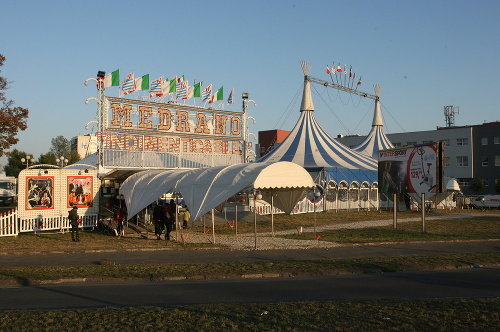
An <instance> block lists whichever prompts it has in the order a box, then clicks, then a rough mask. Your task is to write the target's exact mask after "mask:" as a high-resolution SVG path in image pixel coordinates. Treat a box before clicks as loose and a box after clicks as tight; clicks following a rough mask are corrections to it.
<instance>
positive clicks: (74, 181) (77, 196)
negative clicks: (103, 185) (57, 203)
mask: <svg viewBox="0 0 500 332" xmlns="http://www.w3.org/2000/svg"><path fill="white" fill-rule="evenodd" d="M67 186H68V204H67V206H68V208H71V207H73V206H76V207H85V208H88V207H92V206H93V204H94V192H93V188H94V186H93V177H92V176H68V181H67Z"/></svg>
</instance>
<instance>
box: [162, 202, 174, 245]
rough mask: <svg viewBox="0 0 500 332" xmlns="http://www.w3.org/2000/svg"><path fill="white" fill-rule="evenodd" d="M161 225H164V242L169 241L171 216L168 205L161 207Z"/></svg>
mask: <svg viewBox="0 0 500 332" xmlns="http://www.w3.org/2000/svg"><path fill="white" fill-rule="evenodd" d="M162 217H163V218H164V219H163V224H164V225H165V240H170V233H171V232H172V225H173V223H172V215H171V211H170V204H168V203H165V204H164V205H163V216H162Z"/></svg>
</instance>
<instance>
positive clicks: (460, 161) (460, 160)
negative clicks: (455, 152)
mask: <svg viewBox="0 0 500 332" xmlns="http://www.w3.org/2000/svg"><path fill="white" fill-rule="evenodd" d="M467 166H469V157H468V156H458V157H457V167H467Z"/></svg>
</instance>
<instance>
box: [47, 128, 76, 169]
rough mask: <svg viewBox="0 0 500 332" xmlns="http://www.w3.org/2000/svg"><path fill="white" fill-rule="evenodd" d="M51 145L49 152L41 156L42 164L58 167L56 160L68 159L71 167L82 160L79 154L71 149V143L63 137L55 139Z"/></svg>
mask: <svg viewBox="0 0 500 332" xmlns="http://www.w3.org/2000/svg"><path fill="white" fill-rule="evenodd" d="M51 144H52V145H51V147H50V150H49V152H47V153H46V154H42V155H41V156H40V160H39V161H40V163H43V164H51V165H57V164H58V163H57V161H56V160H57V159H58V158H61V157H64V158H66V159H68V165H71V164H73V163H75V162H77V161H79V160H80V159H81V158H80V155H79V154H78V152H77V151H76V150H75V149H72V148H71V142H70V141H69V140H68V139H66V138H64V137H63V136H61V135H59V136H57V137H56V138H53V139H52V140H51Z"/></svg>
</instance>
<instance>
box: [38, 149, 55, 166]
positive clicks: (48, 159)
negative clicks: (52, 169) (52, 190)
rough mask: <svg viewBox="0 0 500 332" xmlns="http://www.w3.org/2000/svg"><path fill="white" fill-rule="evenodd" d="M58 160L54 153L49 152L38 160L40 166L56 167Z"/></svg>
mask: <svg viewBox="0 0 500 332" xmlns="http://www.w3.org/2000/svg"><path fill="white" fill-rule="evenodd" d="M57 158H58V157H56V156H55V155H54V154H53V153H52V152H47V153H45V154H41V155H40V158H38V162H39V163H40V164H48V165H56V159H57Z"/></svg>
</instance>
